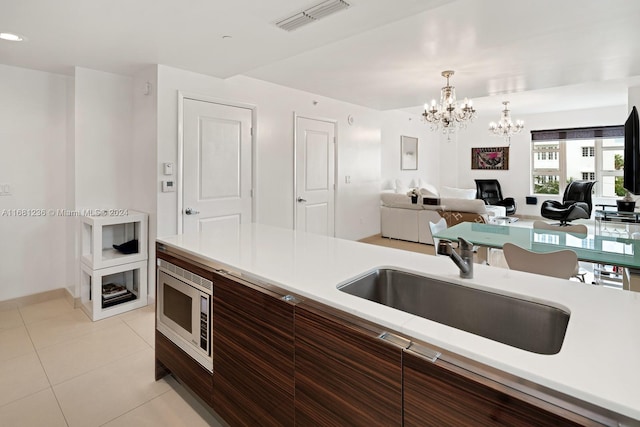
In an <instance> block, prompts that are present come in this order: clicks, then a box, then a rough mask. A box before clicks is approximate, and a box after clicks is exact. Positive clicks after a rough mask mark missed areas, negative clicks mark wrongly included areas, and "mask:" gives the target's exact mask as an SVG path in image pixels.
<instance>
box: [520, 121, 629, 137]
mask: <svg viewBox="0 0 640 427" xmlns="http://www.w3.org/2000/svg"><path fill="white" fill-rule="evenodd" d="M623 137H624V125H616V126H597V127H586V128H572V129H552V130H532V131H531V140H532V141H558V140H561V139H596V138H623Z"/></svg>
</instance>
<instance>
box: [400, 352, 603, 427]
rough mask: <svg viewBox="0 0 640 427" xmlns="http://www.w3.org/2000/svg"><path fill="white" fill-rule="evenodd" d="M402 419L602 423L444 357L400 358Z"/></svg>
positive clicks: (421, 422) (408, 422) (412, 422)
mask: <svg viewBox="0 0 640 427" xmlns="http://www.w3.org/2000/svg"><path fill="white" fill-rule="evenodd" d="M403 376H404V425H405V426H407V427H410V426H421V427H424V426H434V427H435V426H438V427H439V426H445V425H449V426H462V425H473V426H496V425H504V426H523V427H524V426H582V425H601V424H599V423H596V422H594V421H592V420H590V419H588V418H585V417H582V416H580V415H578V414H575V413H572V412H569V411H567V410H565V409H562V408H560V407H557V406H554V405H551V404H548V403H546V402H543V401H541V400H540V399H537V398H534V397H533V396H530V395H527V394H525V393H522V392H519V391H517V390H514V389H511V388H509V387H507V386H505V385H503V384H501V383H498V382H495V381H492V380H490V379H487V378H485V377H482V376H481V375H478V374H476V373H473V372H470V371H467V370H465V369H463V368H460V367H459V366H456V365H454V364H451V363H448V362H446V361H441V360H437V361H436V362H431V361H428V360H425V359H423V358H421V357H419V356H416V355H413V354H411V353H410V352H405V354H404V359H403Z"/></svg>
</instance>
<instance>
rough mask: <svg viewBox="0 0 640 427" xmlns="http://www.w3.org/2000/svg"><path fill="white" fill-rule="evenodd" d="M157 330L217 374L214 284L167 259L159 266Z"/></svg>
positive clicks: (160, 262) (160, 261)
mask: <svg viewBox="0 0 640 427" xmlns="http://www.w3.org/2000/svg"><path fill="white" fill-rule="evenodd" d="M157 289H158V295H157V299H158V300H157V302H158V307H157V309H156V317H157V326H156V327H157V329H158V331H160V332H161V333H162V334H163V335H164V336H166V337H167V338H168V339H169V340H171V342H173V343H174V344H175V345H177V346H178V347H180V348H181V349H182V350H184V351H185V352H186V353H187V354H188V355H190V356H191V357H192V358H193V359H195V360H196V361H197V362H198V363H200V364H201V365H202V366H203V367H205V368H206V369H207V370H209V371H210V372H213V358H212V354H211V332H212V331H211V326H212V313H211V297H212V295H213V282H212V281H211V280H208V279H206V278H204V277H201V276H199V275H197V274H194V273H192V272H190V271H188V270H184V269H182V268H180V267H178V266H177V265H174V264H172V263H170V262H167V261H165V260H159V263H158V287H157Z"/></svg>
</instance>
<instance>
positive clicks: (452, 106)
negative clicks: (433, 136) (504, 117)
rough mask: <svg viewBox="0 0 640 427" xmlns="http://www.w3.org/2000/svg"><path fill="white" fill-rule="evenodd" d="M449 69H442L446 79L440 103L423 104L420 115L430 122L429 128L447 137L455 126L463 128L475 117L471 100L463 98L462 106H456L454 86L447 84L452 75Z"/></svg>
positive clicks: (434, 101)
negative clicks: (422, 111) (422, 110)
mask: <svg viewBox="0 0 640 427" xmlns="http://www.w3.org/2000/svg"><path fill="white" fill-rule="evenodd" d="M453 74H454V72H453V71H451V70H447V71H443V72H442V77H445V78H446V79H447V85H446V86H445V87H443V88H442V90H441V91H440V103H439V104H437V105H436V100H435V99H434V100H433V101H431V106H429V105H428V104H424V113H422V117H423V118H424V120H425V121H426V122H428V123H429V124H431V130H434V131H435V130H440V129H441V130H442V133H444V134H447V139H450V135H451V134H452V133H454V132H455V131H456V130H457V128H464V127H466V126H467V122H468V121H473V119H474V118H475V117H476V110H474V108H473V101H469V100H468V99H467V98H465V99H464V104H463V105H462V107H458V103H457V102H456V88H455V87H453V86H451V85H449V77H451V76H453Z"/></svg>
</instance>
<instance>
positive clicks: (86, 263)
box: [80, 211, 148, 320]
mask: <svg viewBox="0 0 640 427" xmlns="http://www.w3.org/2000/svg"><path fill="white" fill-rule="evenodd" d="M81 227H82V230H81V235H82V254H81V261H82V262H81V266H80V276H81V277H80V300H81V302H82V309H83V310H84V311H85V312H86V313H87V314H88V315H89V316H90V317H91V318H92V319H93V320H100V319H104V318H106V317H109V316H113V315H116V314H120V313H123V312H125V311H129V310H133V309H135V308H139V307H143V306H145V305H147V286H148V280H147V262H148V250H147V241H148V238H147V232H148V231H147V230H148V216H147V214H145V213H143V212H137V211H129V212H128V214H127V215H121V216H84V217H82V221H81ZM135 241H137V242H135ZM135 243H137V245H136V244H135ZM122 244H127V245H128V246H129V248H128V249H133V250H130V251H128V253H122V252H121V251H118V250H116V249H114V245H116V246H119V245H122ZM129 252H130V253H129ZM111 285H113V286H112V287H119V289H122V290H121V291H119V292H118V295H117V298H116V297H115V296H113V295H112V296H111V297H110V298H109V297H108V296H105V295H103V289H105V288H106V286H111Z"/></svg>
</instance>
